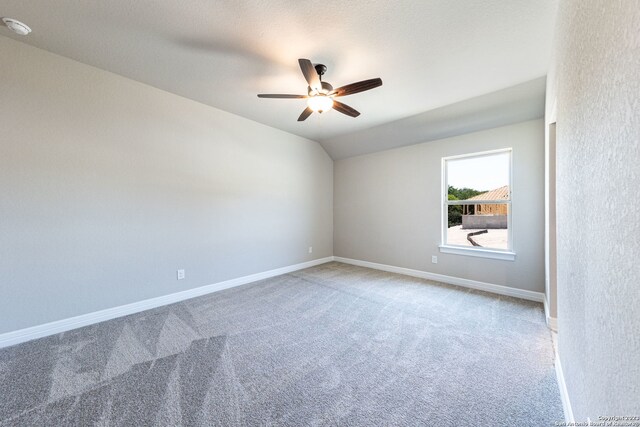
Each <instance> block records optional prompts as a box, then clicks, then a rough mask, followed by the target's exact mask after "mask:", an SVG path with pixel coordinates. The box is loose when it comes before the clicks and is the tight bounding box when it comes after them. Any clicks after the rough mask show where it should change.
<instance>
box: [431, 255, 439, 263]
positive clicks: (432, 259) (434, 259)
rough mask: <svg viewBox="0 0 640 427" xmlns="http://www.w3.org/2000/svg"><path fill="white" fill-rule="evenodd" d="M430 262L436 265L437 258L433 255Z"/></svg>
mask: <svg viewBox="0 0 640 427" xmlns="http://www.w3.org/2000/svg"><path fill="white" fill-rule="evenodd" d="M431 262H432V263H433V264H437V263H438V257H437V256H435V255H433V256H432V257H431Z"/></svg>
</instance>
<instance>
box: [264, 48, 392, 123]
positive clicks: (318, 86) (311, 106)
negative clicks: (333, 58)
mask: <svg viewBox="0 0 640 427" xmlns="http://www.w3.org/2000/svg"><path fill="white" fill-rule="evenodd" d="M298 64H300V69H301V70H302V74H303V75H304V78H305V80H306V81H307V83H309V87H308V88H307V95H286V94H263V93H261V94H259V95H258V98H280V99H296V98H297V99H306V100H307V108H305V110H304V111H303V112H302V114H300V117H298V121H299V122H301V121H304V120H306V119H307V117H309V116H310V115H311V113H313V112H314V111H317V112H318V113H322V112H323V111H328V110H330V109H332V108H333V109H334V110H336V111H339V112H341V113H342V114H346V115H347V116H351V117H358V116H359V115H360V113H359V112H358V111H356V110H355V109H353V108H351V107H349V106H348V105H346V104H343V103H342V102H338V101H336V100H335V99H334V98H338V97H340V96H347V95H353V94H354V93H359V92H364V91H365V90H369V89H373V88H376V87H378V86H381V85H382V80H381V79H379V78H378V79H369V80H363V81H361V82H357V83H351V84H348V85H346V86H342V87H339V88H338V89H334V88H333V86H331V84H329V83H327V82H323V81H322V76H323V75H324V73H325V72H326V71H327V67H326V66H325V65H323V64H316V65H315V66H314V65H313V64H312V63H311V61H309V60H308V59H304V58H300V59H298Z"/></svg>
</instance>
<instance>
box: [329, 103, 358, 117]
mask: <svg viewBox="0 0 640 427" xmlns="http://www.w3.org/2000/svg"><path fill="white" fill-rule="evenodd" d="M333 109H334V110H336V111H340V112H341V113H342V114H346V115H347V116H351V117H358V116H359V115H360V112H359V111H357V110H355V109H353V108H351V107H349V106H348V105H346V104H343V103H342V102H338V101H336V100H335V99H334V100H333Z"/></svg>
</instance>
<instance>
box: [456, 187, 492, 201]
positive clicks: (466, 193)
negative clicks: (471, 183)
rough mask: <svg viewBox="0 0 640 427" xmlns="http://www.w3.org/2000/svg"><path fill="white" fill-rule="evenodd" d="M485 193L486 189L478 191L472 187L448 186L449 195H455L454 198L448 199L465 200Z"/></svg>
mask: <svg viewBox="0 0 640 427" xmlns="http://www.w3.org/2000/svg"><path fill="white" fill-rule="evenodd" d="M482 193H486V191H478V190H474V189H473V188H466V187H465V188H456V187H454V186H453V185H450V186H449V196H452V195H453V196H455V199H452V198H451V197H449V200H467V199H468V198H471V197H473V196H477V195H478V194H482Z"/></svg>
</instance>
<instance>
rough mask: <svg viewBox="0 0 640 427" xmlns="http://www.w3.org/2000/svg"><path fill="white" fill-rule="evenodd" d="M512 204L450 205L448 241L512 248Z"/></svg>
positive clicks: (454, 243) (496, 247)
mask: <svg viewBox="0 0 640 427" xmlns="http://www.w3.org/2000/svg"><path fill="white" fill-rule="evenodd" d="M508 213H509V205H508V204H506V203H498V204H482V203H478V204H469V205H449V206H448V228H447V233H446V234H447V236H446V237H447V241H446V244H448V245H459V246H469V247H472V246H476V247H482V248H487V249H505V250H506V249H509V230H508V228H507V227H508Z"/></svg>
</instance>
